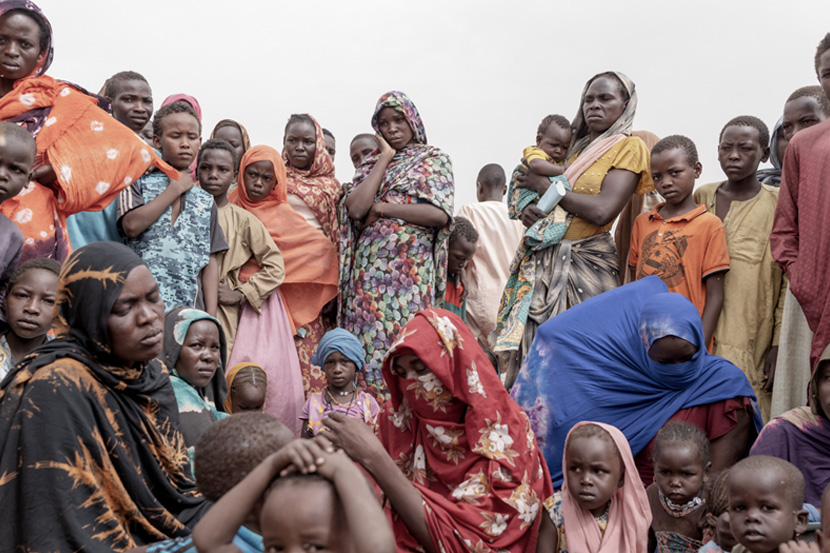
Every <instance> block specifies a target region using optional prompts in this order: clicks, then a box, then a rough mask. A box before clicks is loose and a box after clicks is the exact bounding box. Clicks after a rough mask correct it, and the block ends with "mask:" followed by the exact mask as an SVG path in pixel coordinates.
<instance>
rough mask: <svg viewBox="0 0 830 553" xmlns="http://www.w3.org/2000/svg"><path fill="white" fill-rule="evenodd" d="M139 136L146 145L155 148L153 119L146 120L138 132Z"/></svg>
mask: <svg viewBox="0 0 830 553" xmlns="http://www.w3.org/2000/svg"><path fill="white" fill-rule="evenodd" d="M138 135H139V136H140V137H141V140H143V141H144V142H146V143H147V145H148V146H150V147H152V148H155V147H156V145H155V143H154V142H153V120H152V119H151V120H149V121H147V124H146V125H144V127H143V128H142V129H141V132H140V133H138Z"/></svg>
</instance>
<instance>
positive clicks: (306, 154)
mask: <svg viewBox="0 0 830 553" xmlns="http://www.w3.org/2000/svg"><path fill="white" fill-rule="evenodd" d="M283 147H284V148H285V155H286V156H288V163H289V164H291V167H294V168H296V169H300V170H303V169H308V168H309V167H311V164H312V162H313V161H314V154H315V153H317V131H316V130H315V128H314V125H312V124H311V123H309V122H308V121H297V122H296V123H292V124H291V125H290V126H289V127H288V128H287V129H286V130H285V139H284V140H283Z"/></svg>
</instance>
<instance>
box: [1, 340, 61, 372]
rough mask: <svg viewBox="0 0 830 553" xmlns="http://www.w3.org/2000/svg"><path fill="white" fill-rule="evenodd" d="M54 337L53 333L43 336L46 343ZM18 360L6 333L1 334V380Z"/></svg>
mask: <svg viewBox="0 0 830 553" xmlns="http://www.w3.org/2000/svg"><path fill="white" fill-rule="evenodd" d="M9 332H11V331H9ZM54 339H55V337H54V336H52V335H51V334H47V335H46V336H44V337H43V340H44V343H46V342H51V341H52V340H54ZM17 361H18V360H17V359H15V358H14V354H13V353H12V349H11V348H10V347H9V342H8V341H7V340H6V335H5V334H3V335H0V382H2V381H3V379H4V378H6V375H7V374H9V373H10V372H11V370H12V368H13V367H14V366H15V364H17Z"/></svg>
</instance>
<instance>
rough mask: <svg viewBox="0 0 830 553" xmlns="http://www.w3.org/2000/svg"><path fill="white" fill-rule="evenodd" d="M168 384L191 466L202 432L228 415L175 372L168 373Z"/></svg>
mask: <svg viewBox="0 0 830 553" xmlns="http://www.w3.org/2000/svg"><path fill="white" fill-rule="evenodd" d="M222 380H224V378H223V379H222ZM170 384H171V385H172V386H173V393H174V394H175V396H176V405H178V407H179V428H180V429H181V431H182V437H183V438H184V445H185V447H187V458H188V459H190V462H191V464H192V463H193V454H194V452H195V448H196V441H197V440H198V439H199V436H200V435H201V434H202V432H204V431H205V429H207V427H208V426H210V425H211V424H213V423H214V422H216V421H217V420H219V419H222V418H224V417H228V416H230V415H228V413H221V412H219V411H217V410H216V405H215V404H214V403H213V402H212V401H210V400H209V399H207V398H206V397H205V396H203V395H202V393H201V392H200V391H199V390H198V389H196V388H194V387H193V386H191V385H190V384H189V383H188V382H187V381H186V380H185V379H183V378H182V377H181V376H179V374H178V373H177V372H176V371H175V370H171V371H170Z"/></svg>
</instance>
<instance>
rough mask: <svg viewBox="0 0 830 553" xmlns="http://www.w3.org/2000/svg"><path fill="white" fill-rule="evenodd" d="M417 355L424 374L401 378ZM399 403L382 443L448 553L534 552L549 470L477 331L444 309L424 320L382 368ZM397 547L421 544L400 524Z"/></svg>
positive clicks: (388, 410)
mask: <svg viewBox="0 0 830 553" xmlns="http://www.w3.org/2000/svg"><path fill="white" fill-rule="evenodd" d="M401 355H415V356H417V357H418V358H419V359H420V360H421V361H422V362H423V363H424V364H425V365H426V366H427V367H428V368H429V371H428V372H426V373H425V374H423V375H421V376H419V377H417V378H414V379H407V378H402V377H400V376H398V375H397V374H395V373H394V372H393V371H392V366H393V363H394V359H395V358H396V357H399V356H401ZM383 376H384V378H385V379H386V383H387V385H388V387H389V393H390V395H391V398H390V400H389V401H387V402H386V404H385V405H384V408H383V411H382V412H381V414H380V416H379V430H378V432H379V437H380V440H381V442H382V443H383V445H384V447H385V448H386V451H387V452H389V455H390V456H391V457H392V459H393V460H394V461H395V463H397V465H398V466H399V467H400V469H401V471H403V473H404V474H405V475H406V476H407V478H409V480H411V481H412V483H413V484H414V485H415V486H416V487H417V488H418V491H419V492H421V495H422V496H423V498H424V502H425V514H426V520H427V525H428V527H429V531H430V535H431V536H432V539H433V541H434V542H435V544H436V545H437V546H438V548H439V550H441V551H446V552H450V551H459V552H460V551H471V550H473V551H515V552H517V553H519V552H525V551H533V550H535V548H536V541H537V539H538V534H539V522H540V518H539V517H540V516H544V509H543V508H542V503H543V502H544V500H545V499H546V498H547V497H549V496H550V495H552V493H553V488H552V485H551V482H550V476H549V474H548V469H547V466H546V465H545V461H544V458H543V457H542V454H541V452H540V451H539V448H538V447H537V445H536V438H535V436H534V434H533V432H532V431H531V429H530V423H529V421H528V418H527V416H526V415H525V413H524V411H522V410H521V408H519V406H518V405H516V403H514V402H513V400H512V399H510V397H509V395H508V393H507V390H505V388H504V386H502V384H501V381H500V380H499V378H498V376H497V375H496V371H495V370H494V369H493V367H492V366H491V364H490V361H489V359H488V358H487V356H486V355H485V353H484V352H483V351H482V349H481V348H480V347H479V346H478V344H477V343H476V339H475V337H474V336H473V334H472V332H471V331H470V329H469V328H467V326H466V325H465V324H464V323H463V322H462V321H461V319H460V318H458V317H457V316H456V315H454V314H452V313H450V312H449V311H444V310H442V309H429V310H425V311H421V312H419V313H417V314H416V315H415V316H414V317H413V318H412V320H410V321H409V322H408V323H407V324H406V325H405V326H404V327H403V328H402V329H401V335H400V338H399V339H398V341H397V342H396V343H395V344H394V345H393V346H392V348H391V350H390V351H389V354H388V355H387V357H386V359H385V360H384V363H383ZM392 523H393V525H394V529H395V535H396V539H397V541H398V546H399V547H412V548H416V547H417V546H418V545H417V542H416V541H415V539H414V538H413V537H412V536H411V534H410V533H409V532H408V530H407V529H406V526H405V525H404V523H403V521H402V520H400V519H399V518H398V517H397V516H395V515H394V514H393V516H392Z"/></svg>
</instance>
